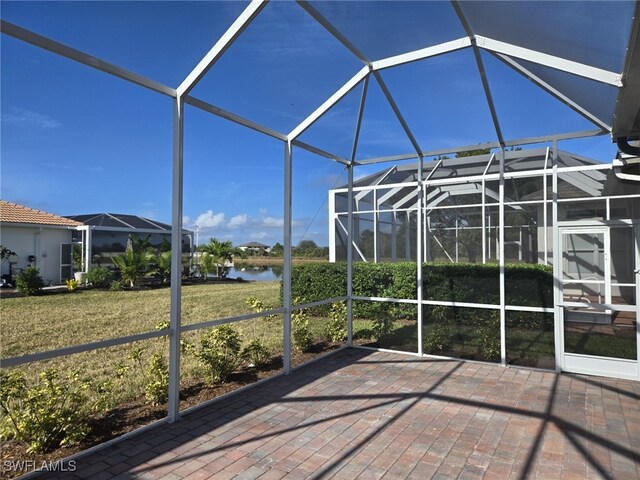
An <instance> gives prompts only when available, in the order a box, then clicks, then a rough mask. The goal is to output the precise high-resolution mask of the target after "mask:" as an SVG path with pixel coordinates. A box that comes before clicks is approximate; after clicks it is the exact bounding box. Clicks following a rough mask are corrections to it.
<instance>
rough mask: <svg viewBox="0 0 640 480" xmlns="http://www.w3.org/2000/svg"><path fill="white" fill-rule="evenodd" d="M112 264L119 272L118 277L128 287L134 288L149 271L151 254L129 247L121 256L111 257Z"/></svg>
mask: <svg viewBox="0 0 640 480" xmlns="http://www.w3.org/2000/svg"><path fill="white" fill-rule="evenodd" d="M112 260H113V263H114V264H115V266H116V267H117V268H118V270H120V277H121V278H122V280H123V281H124V282H127V283H129V286H131V287H134V286H135V285H136V284H137V283H138V282H139V281H140V280H141V279H142V277H144V276H145V275H146V274H147V273H148V271H149V265H150V264H151V261H152V260H153V253H151V252H149V251H135V250H134V249H133V247H131V246H129V247H128V248H127V250H126V251H125V252H124V254H122V255H118V256H117V257H113V259H112Z"/></svg>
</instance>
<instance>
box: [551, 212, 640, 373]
mask: <svg viewBox="0 0 640 480" xmlns="http://www.w3.org/2000/svg"><path fill="white" fill-rule="evenodd" d="M560 245H561V249H562V251H561V254H562V255H561V256H559V258H558V261H559V262H561V265H556V267H557V268H558V271H561V272H562V277H561V282H560V284H561V305H560V306H561V308H560V312H561V315H560V317H561V321H562V329H561V331H562V339H561V342H562V348H563V350H562V354H563V358H562V364H563V370H566V371H570V372H576V373H586V374H593V375H606V376H614V377H621V378H634V379H640V374H639V369H638V335H639V334H638V325H637V316H638V311H637V310H638V307H637V297H638V292H637V290H638V282H637V277H638V270H637V265H638V235H637V227H634V226H633V225H616V226H597V227H595V226H594V227H566V228H561V229H560Z"/></svg>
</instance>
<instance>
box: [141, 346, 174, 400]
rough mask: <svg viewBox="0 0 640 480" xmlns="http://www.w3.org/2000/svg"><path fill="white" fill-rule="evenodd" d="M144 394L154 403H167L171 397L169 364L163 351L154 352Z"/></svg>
mask: <svg viewBox="0 0 640 480" xmlns="http://www.w3.org/2000/svg"><path fill="white" fill-rule="evenodd" d="M146 377H147V378H146V383H145V386H144V396H145V398H146V399H147V400H148V401H149V402H151V403H152V404H153V405H160V404H164V403H167V400H168V399H169V366H168V365H167V361H166V360H165V358H164V355H162V353H160V352H157V353H154V354H153V356H152V357H151V360H149V365H148V366H147V375H146Z"/></svg>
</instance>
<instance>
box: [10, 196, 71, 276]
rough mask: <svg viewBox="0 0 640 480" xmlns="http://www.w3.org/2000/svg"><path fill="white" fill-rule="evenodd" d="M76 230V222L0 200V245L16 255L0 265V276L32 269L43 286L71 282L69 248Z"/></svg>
mask: <svg viewBox="0 0 640 480" xmlns="http://www.w3.org/2000/svg"><path fill="white" fill-rule="evenodd" d="M79 227H82V223H80V222H78V221H75V220H71V219H69V218H65V217H61V216H58V215H54V214H52V213H48V212H44V211H42V210H36V209H33V208H29V207H25V206H23V205H18V204H17V203H12V202H7V201H5V200H0V243H2V245H3V246H4V247H5V248H8V249H9V250H12V251H13V252H15V253H16V256H11V257H10V258H9V259H8V261H3V262H2V275H8V274H9V269H10V268H11V269H12V270H13V273H14V274H15V273H17V272H18V271H20V270H22V269H25V268H27V267H29V266H33V267H37V268H38V269H39V270H40V276H41V277H42V278H43V280H44V281H45V283H49V284H61V283H63V282H64V281H65V280H67V279H69V278H72V277H73V271H72V265H71V250H72V247H71V244H72V241H73V240H72V237H73V234H74V233H75V232H76V229H77V228H79ZM10 263H11V264H10Z"/></svg>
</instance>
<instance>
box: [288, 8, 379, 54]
mask: <svg viewBox="0 0 640 480" xmlns="http://www.w3.org/2000/svg"><path fill="white" fill-rule="evenodd" d="M296 3H297V4H298V5H299V6H300V7H302V9H303V10H304V11H305V12H307V13H308V14H309V15H311V17H313V19H314V20H315V21H316V22H318V23H319V24H320V25H322V26H323V27H324V29H325V30H327V31H328V32H329V33H330V34H331V35H333V36H334V37H335V39H336V40H338V41H339V42H340V43H341V44H342V45H344V46H345V47H346V48H347V50H349V51H350V52H351V53H353V54H354V55H355V56H356V57H358V59H359V60H360V61H361V62H362V63H364V64H365V65H368V64H369V63H370V62H369V59H367V57H366V56H365V55H364V53H362V52H361V51H360V50H359V49H358V48H357V47H356V46H355V45H354V44H353V43H351V41H350V40H349V39H348V38H347V37H345V36H344V35H343V34H342V32H340V30H338V29H337V28H336V27H334V26H333V25H332V24H331V22H329V20H327V19H326V18H325V17H324V16H323V15H322V14H321V13H320V12H319V11H318V10H316V9H315V8H314V7H313V6H312V5H311V3H309V2H307V1H300V0H296Z"/></svg>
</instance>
